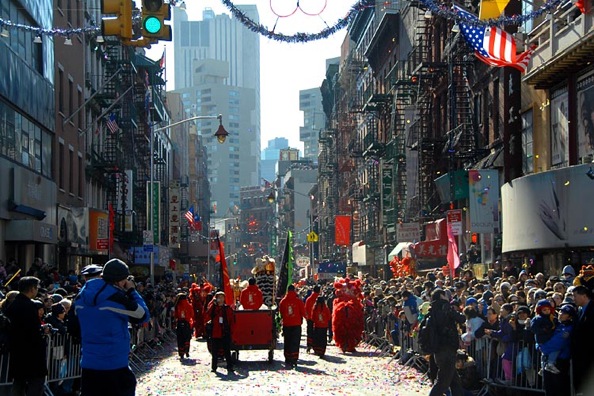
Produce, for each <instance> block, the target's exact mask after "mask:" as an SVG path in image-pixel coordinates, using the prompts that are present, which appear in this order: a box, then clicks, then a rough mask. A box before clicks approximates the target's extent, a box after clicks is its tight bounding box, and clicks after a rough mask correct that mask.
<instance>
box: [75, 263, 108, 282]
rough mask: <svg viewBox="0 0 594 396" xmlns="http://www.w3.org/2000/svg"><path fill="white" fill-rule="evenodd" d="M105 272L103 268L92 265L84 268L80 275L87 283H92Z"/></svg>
mask: <svg viewBox="0 0 594 396" xmlns="http://www.w3.org/2000/svg"><path fill="white" fill-rule="evenodd" d="M102 271H103V267H101V266H100V265H97V264H90V265H87V266H86V267H84V268H83V269H82V270H81V271H80V274H81V275H82V277H83V279H84V280H85V282H88V281H90V280H91V279H97V278H99V277H100V276H101V272H102Z"/></svg>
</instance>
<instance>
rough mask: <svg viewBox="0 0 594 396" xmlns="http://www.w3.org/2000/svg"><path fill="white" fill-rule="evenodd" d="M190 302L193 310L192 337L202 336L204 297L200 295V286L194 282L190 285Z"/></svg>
mask: <svg viewBox="0 0 594 396" xmlns="http://www.w3.org/2000/svg"><path fill="white" fill-rule="evenodd" d="M190 302H191V303H192V309H193V311H194V318H193V320H192V323H193V324H194V337H196V339H199V338H200V337H203V336H204V311H205V306H204V297H202V288H201V287H200V286H198V285H197V284H196V283H192V286H191V287H190Z"/></svg>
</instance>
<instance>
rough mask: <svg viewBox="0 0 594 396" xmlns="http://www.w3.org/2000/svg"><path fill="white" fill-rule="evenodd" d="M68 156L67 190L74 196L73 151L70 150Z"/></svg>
mask: <svg viewBox="0 0 594 396" xmlns="http://www.w3.org/2000/svg"><path fill="white" fill-rule="evenodd" d="M68 154H69V157H68V188H69V191H70V194H74V150H73V149H70V150H69V153H68Z"/></svg>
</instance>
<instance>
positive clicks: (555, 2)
mask: <svg viewBox="0 0 594 396" xmlns="http://www.w3.org/2000/svg"><path fill="white" fill-rule="evenodd" d="M420 1H421V3H423V5H425V6H426V7H427V9H429V10H430V11H431V13H432V14H434V15H438V16H441V17H444V18H446V19H451V20H453V21H455V22H456V23H464V24H467V25H471V26H483V27H492V26H502V25H504V26H505V25H522V24H524V23H525V22H528V21H531V20H533V19H536V18H538V17H540V16H541V15H543V14H546V13H551V12H553V11H554V10H555V8H557V7H558V6H560V5H561V4H562V3H565V1H566V0H547V1H546V2H545V3H544V4H543V5H542V6H541V7H540V8H538V9H537V10H534V11H532V12H530V13H528V14H524V15H519V14H516V15H510V16H505V15H502V16H500V17H499V18H494V19H485V20H476V19H469V18H467V17H465V16H462V15H460V14H459V13H458V12H456V11H455V10H454V9H453V8H451V6H449V5H445V4H439V3H437V2H435V0H420Z"/></svg>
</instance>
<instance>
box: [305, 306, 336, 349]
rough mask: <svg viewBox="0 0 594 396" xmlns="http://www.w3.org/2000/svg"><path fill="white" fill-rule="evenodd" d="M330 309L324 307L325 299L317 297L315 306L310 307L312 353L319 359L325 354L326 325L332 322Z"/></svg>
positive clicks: (326, 342) (326, 343)
mask: <svg viewBox="0 0 594 396" xmlns="http://www.w3.org/2000/svg"><path fill="white" fill-rule="evenodd" d="M331 315H332V314H331V313H330V309H329V308H328V306H327V305H326V299H325V298H324V297H323V296H318V298H317V299H316V304H315V305H314V306H313V307H312V309H311V312H310V314H309V317H310V318H311V320H312V322H313V332H312V348H313V350H314V353H315V354H316V355H318V356H320V357H324V355H325V354H326V345H328V341H327V339H326V337H327V334H328V325H329V324H330V321H331V320H332V316H331Z"/></svg>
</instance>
